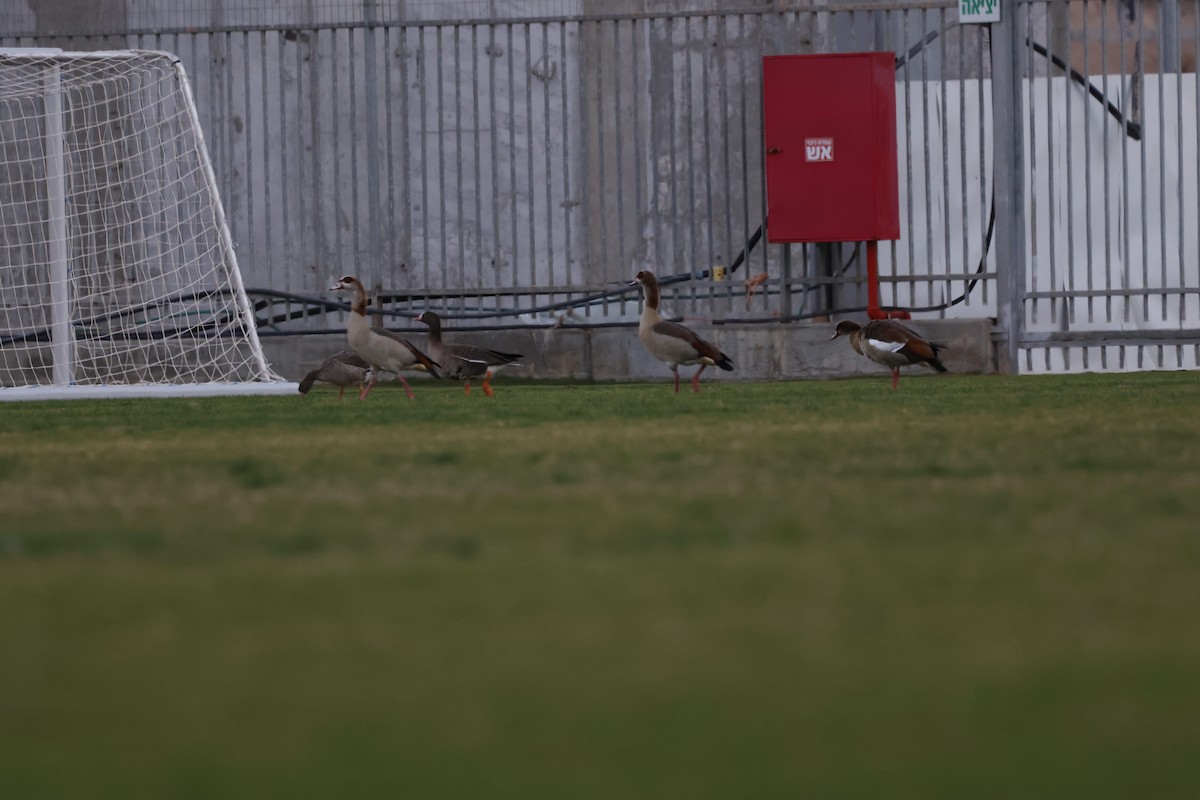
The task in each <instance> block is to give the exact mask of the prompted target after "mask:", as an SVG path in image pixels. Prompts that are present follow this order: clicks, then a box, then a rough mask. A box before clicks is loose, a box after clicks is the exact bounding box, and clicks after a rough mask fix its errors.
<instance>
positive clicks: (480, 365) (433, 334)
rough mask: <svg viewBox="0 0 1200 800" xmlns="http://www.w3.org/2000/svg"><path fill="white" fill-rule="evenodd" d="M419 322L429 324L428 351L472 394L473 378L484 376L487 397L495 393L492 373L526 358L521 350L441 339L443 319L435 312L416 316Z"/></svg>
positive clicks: (451, 376)
mask: <svg viewBox="0 0 1200 800" xmlns="http://www.w3.org/2000/svg"><path fill="white" fill-rule="evenodd" d="M417 322H423V323H425V324H426V325H428V326H429V352H430V353H431V354H432V355H433V357H434V358H436V359H437V360H438V362H439V363H440V364H441V365H442V371H443V372H444V373H446V376H447V377H449V378H457V379H458V380H460V381H463V382H464V386H463V391H464V393H466V394H470V393H471V381H472V380H474V379H475V378H478V377H480V376H483V384H482V386H481V388H482V389H483V393H484V394H486V395H487V396H488V397H491V396H492V385H491V383H490V381H491V378H492V373H494V372H496V371H497V370H499V369H501V368H502V367H519V366H521V364H519V363H518V362H519V361H520V360H521V359H522V358H523V357H524V356H522V355H521V354H520V353H502V352H500V351H499V350H490V349H488V348H486V347H479V346H477V345H473V344H463V343H460V342H452V343H450V344H446V343H445V342H443V341H442V318H441V317H439V316H438V315H437V314H436V313H435V312H433V311H425V312H423V313H422V314H421V315H420V316H418V317H417Z"/></svg>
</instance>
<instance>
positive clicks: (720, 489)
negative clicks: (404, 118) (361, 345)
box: [0, 371, 1200, 800]
mask: <svg viewBox="0 0 1200 800" xmlns="http://www.w3.org/2000/svg"><path fill="white" fill-rule="evenodd" d="M415 388H416V390H417V393H418V394H417V399H416V400H415V401H408V400H406V399H405V398H404V396H403V395H402V393H400V392H399V391H387V390H385V388H384V387H380V388H379V389H377V390H376V391H375V392H374V393H373V394H372V396H371V397H370V398H369V399H368V400H367V401H365V402H358V401H357V400H356V399H354V398H353V396H352V395H350V396H348V397H347V399H346V400H345V401H344V402H339V401H338V399H337V396H336V390H332V389H330V388H329V387H325V388H319V389H318V390H316V391H314V393H313V394H312V395H310V396H309V397H308V398H301V397H299V396H296V397H294V398H290V397H289V398H262V399H212V400H158V401H109V402H73V403H36V404H3V405H0V647H2V655H0V782H2V784H3V789H2V790H0V793H2V795H3V796H4V797H5V798H14V800H17V799H21V800H24V799H25V798H68V799H70V800H74V799H75V798H123V799H126V798H173V799H174V798H222V800H230V799H231V798H255V799H258V798H332V797H345V798H368V797H406V798H445V797H463V798H605V800H617V799H618V798H620V799H622V800H623V799H624V798H674V797H680V798H684V797H686V798H735V797H736V798H740V797H747V798H801V797H805V798H809V797H811V798H831V797H845V798H881V797H906V798H908V797H911V798H958V799H961V798H1067V797H1084V798H1089V800H1091V799H1094V798H1131V797H1146V798H1150V797H1153V798H1169V797H1190V796H1192V793H1193V791H1194V789H1195V786H1196V783H1195V780H1196V767H1195V757H1196V756H1195V754H1196V753H1197V752H1198V751H1200V374H1197V373H1183V372H1180V373H1152V374H1132V375H1104V376H1099V375H1084V376H1073V377H1044V378H1043V377H1024V378H1010V377H997V376H946V377H938V378H934V377H929V378H916V377H906V378H904V379H902V380H901V384H900V390H899V391H898V392H893V391H891V389H890V388H889V381H888V378H887V373H886V372H884V371H881V372H880V374H879V375H878V376H876V377H872V378H871V379H861V380H851V381H828V382H796V383H776V384H740V383H717V382H714V383H711V384H708V385H706V387H705V391H704V393H703V394H701V395H699V396H692V395H691V394H689V393H685V394H681V395H679V396H675V395H673V394H672V393H671V392H670V388H669V386H668V385H666V384H657V385H652V386H647V385H602V386H574V385H570V386H568V385H556V386H542V385H534V384H520V385H516V384H513V383H512V382H507V383H506V382H505V381H503V380H501V381H499V382H498V383H497V391H496V397H495V398H494V399H493V400H487V399H486V398H483V397H482V396H477V395H475V394H473V395H472V396H470V397H464V396H463V395H462V392H461V389H459V388H457V387H454V386H450V385H439V386H433V385H431V384H428V383H421V384H419V385H417V386H416V387H415Z"/></svg>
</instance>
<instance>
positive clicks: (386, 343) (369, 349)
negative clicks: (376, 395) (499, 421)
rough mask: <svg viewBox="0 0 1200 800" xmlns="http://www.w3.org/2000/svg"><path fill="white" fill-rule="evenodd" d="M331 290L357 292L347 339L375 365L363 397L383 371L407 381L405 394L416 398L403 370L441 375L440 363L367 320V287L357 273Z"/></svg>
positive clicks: (363, 396) (349, 321) (410, 397)
mask: <svg viewBox="0 0 1200 800" xmlns="http://www.w3.org/2000/svg"><path fill="white" fill-rule="evenodd" d="M329 289H330V291H335V292H345V291H349V292H353V293H354V302H353V303H352V304H351V307H350V319H349V320H348V321H347V323H346V342H347V344H349V345H350V349H351V350H353V351H354V353H355V355H357V356H359V357H360V358H362V359H363V360H364V361H366V362H367V363H368V364H370V365H371V381H370V383H368V384H367V385H366V387H365V388H364V389H363V390H362V392H361V393H359V395H358V399H359V400H362V399H364V398H365V397H366V396H367V395H368V394H370V393H371V389H372V388H373V387H374V386H375V381H376V379H377V378H378V373H380V372H391V373H394V374H395V375H396V377H397V378H399V379H400V383H402V384H404V393H405V394H406V395H408V397H409V399H412V398H413V391H412V387H411V386H409V385H408V381H406V380H405V379H404V375H402V374H401V370H405V369H424V370H425V371H426V372H428V373H429V374H430V375H432V376H433V377H435V378H436V377H438V372H437V370H438V362H436V361H434V360H433V359H431V358H430V357H429V356H427V355H425V354H424V353H422V352H421V351H420V350H418V349H417V347H416V345H414V344H413V343H412V342H410V341H409V340H408V339H405V338H404V337H403V336H399V335H397V334H395V333H392V332H391V331H388V330H384V329H383V328H372V327H371V324H370V323H369V322H367V290H366V289H364V288H363V285H362V281H360V280H359V279H358V278H355V277H354V276H353V275H346V276H344V277H342V278H341V279H340V280H338V282H337V283H335V284H334V285H333V286H330V287H329Z"/></svg>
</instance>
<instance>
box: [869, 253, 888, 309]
mask: <svg viewBox="0 0 1200 800" xmlns="http://www.w3.org/2000/svg"><path fill="white" fill-rule="evenodd" d="M867 316H868V317H869V318H871V319H887V314H885V313H884V312H883V311H882V310H881V309H880V308H879V242H877V241H875V240H874V239H872V240H870V241H868V242H867Z"/></svg>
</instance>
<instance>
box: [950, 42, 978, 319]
mask: <svg viewBox="0 0 1200 800" xmlns="http://www.w3.org/2000/svg"><path fill="white" fill-rule="evenodd" d="M976 27H978V26H976ZM968 30H969V29H968ZM966 36H967V34H966V31H965V30H963V29H962V28H960V29H959V40H958V66H957V69H956V72H957V75H958V141H959V152H958V196H959V197H960V198H962V199H961V202H960V203H959V206H960V210H961V212H962V214H961V216H962V219H961V220H959V224H960V225H961V226H962V234H961V236H960V238H961V240H962V270H961V271H962V272H963V273H964V274H965V273H967V272H969V271H970V263H971V254H970V244H971V243H970V239H969V237H968V236H967V232H968V231H970V223H969V218H968V214H967V205H968V203H967V69H966V60H965V58H964V54H965V53H966V50H967V48H966ZM977 83H978V85H979V87H980V90H981V91H982V88H983V75H982V74H981V75H979V80H978V81H977ZM979 164H980V167H981V169H982V164H983V162H982V161H980V162H979ZM948 165H949V161H947V166H948ZM982 182H983V181H980V183H982ZM947 189H949V183H947ZM949 227H950V226H949V225H947V226H946V228H947V231H948V230H949ZM981 233H982V231H981ZM980 250H981V252H982V247H981V248H980ZM947 268H949V256H947ZM967 285H968V284H967V280H966V279H964V280H963V282H962V295H963V303H964V305H967V306H969V305H971V295H970V294H969V293H968V291H967ZM946 289H947V292H948V293H949V294H951V295H953V294H954V283H953V281H950V280H947V281H946ZM943 316H944V314H943Z"/></svg>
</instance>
